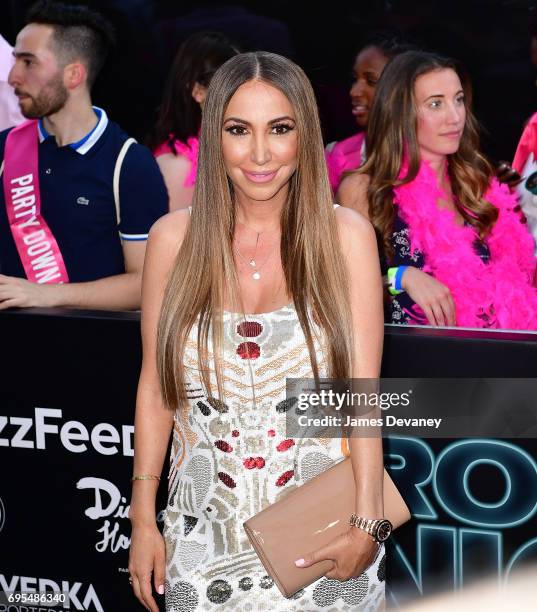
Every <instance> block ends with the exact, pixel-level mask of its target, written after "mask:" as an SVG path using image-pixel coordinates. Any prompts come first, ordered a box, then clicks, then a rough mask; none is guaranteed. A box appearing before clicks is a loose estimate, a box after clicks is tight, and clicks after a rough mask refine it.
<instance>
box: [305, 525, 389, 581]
mask: <svg viewBox="0 0 537 612" xmlns="http://www.w3.org/2000/svg"><path fill="white" fill-rule="evenodd" d="M378 549H379V545H378V544H377V543H376V542H375V541H374V540H373V538H372V537H371V536H370V535H368V534H367V533H366V532H365V531H363V530H362V529H358V528H357V527H350V528H349V530H348V531H347V532H345V533H343V534H341V535H339V536H337V538H334V539H333V540H332V541H331V542H330V543H328V544H327V545H326V546H323V547H322V548H318V549H317V550H314V551H313V552H310V553H308V554H307V555H304V558H303V559H297V560H296V561H295V565H296V566H297V567H310V566H311V565H313V564H314V563H318V562H319V561H324V560H326V559H329V560H330V561H332V562H333V563H334V567H333V568H332V569H331V570H330V571H329V572H327V573H326V574H325V576H326V577H327V578H332V579H335V580H348V579H349V578H354V577H356V576H359V575H360V574H361V573H362V572H363V571H364V570H366V569H367V568H368V567H369V566H370V565H371V564H372V563H373V561H374V560H375V557H376V555H377V552H378Z"/></svg>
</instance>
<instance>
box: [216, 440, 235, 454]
mask: <svg viewBox="0 0 537 612" xmlns="http://www.w3.org/2000/svg"><path fill="white" fill-rule="evenodd" d="M214 445H215V446H216V448H219V449H220V450H221V451H223V452H224V453H230V452H231V451H232V450H233V447H232V446H231V444H229V442H226V441H225V440H216V442H215V443H214Z"/></svg>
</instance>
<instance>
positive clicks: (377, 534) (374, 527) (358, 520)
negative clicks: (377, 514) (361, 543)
mask: <svg viewBox="0 0 537 612" xmlns="http://www.w3.org/2000/svg"><path fill="white" fill-rule="evenodd" d="M349 524H350V525H351V526H352V527H358V529H362V530H363V531H365V532H366V533H367V534H369V535H370V536H371V537H372V538H373V539H374V540H375V542H378V543H379V544H382V542H386V540H387V539H388V538H389V537H390V535H391V534H392V531H393V525H392V524H391V523H390V521H389V520H388V519H385V518H382V519H366V518H364V517H363V516H358V515H357V514H351V518H350V520H349Z"/></svg>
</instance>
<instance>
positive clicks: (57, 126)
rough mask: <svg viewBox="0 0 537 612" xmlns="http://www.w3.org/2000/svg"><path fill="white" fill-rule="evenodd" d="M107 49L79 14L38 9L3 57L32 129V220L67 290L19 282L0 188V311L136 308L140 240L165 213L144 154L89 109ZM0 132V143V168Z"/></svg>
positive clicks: (105, 33) (163, 196)
mask: <svg viewBox="0 0 537 612" xmlns="http://www.w3.org/2000/svg"><path fill="white" fill-rule="evenodd" d="M112 40H113V32H112V30H111V26H110V25H109V24H108V23H107V22H106V21H105V20H104V19H103V18H102V17H101V16H100V15H99V14H97V13H95V12H93V11H90V10H88V9H87V8H86V7H83V6H67V5H62V4H59V3H50V2H40V3H38V4H37V5H35V6H34V7H33V8H32V9H31V10H30V13H29V15H28V25H26V27H24V28H23V29H22V30H21V32H20V33H19V35H18V36H17V41H16V45H15V49H14V51H13V54H14V56H15V64H14V66H13V68H12V70H11V72H10V74H9V83H10V84H11V86H12V87H14V89H15V94H16V95H17V97H18V99H19V105H20V108H21V111H22V113H23V115H24V116H25V117H27V118H30V119H39V124H38V137H39V144H38V145H37V147H38V167H39V189H40V193H41V215H42V217H43V219H44V221H45V222H46V224H47V225H48V227H49V228H50V231H51V233H52V234H53V237H54V238H55V239H56V242H57V245H58V248H59V251H60V253H61V256H62V257H63V262H64V264H65V269H66V271H67V274H68V279H69V282H68V283H64V284H40V283H39V282H30V281H28V280H26V273H25V268H24V266H23V262H22V260H21V257H20V256H19V251H18V250H17V246H16V243H15V240H14V238H13V234H12V231H11V227H10V222H9V221H8V214H7V212H6V199H5V193H4V189H3V188H0V309H4V308H10V307H13V306H17V307H29V306H40V307H51V306H65V307H78V308H103V309H111V310H115V309H117V310H123V309H136V308H139V307H140V292H141V273H142V266H143V260H144V254H145V245H146V240H147V234H148V232H149V229H150V228H151V226H152V224H153V223H154V222H155V221H156V220H157V219H158V218H159V217H160V216H161V215H163V214H165V213H166V212H167V210H168V196H167V193H166V188H165V186H164V181H163V179H162V176H161V174H160V171H159V169H158V166H157V164H156V163H155V161H154V159H153V156H152V155H151V153H150V151H149V150H148V149H146V148H145V147H143V146H141V145H138V144H136V143H133V144H132V145H131V146H129V144H130V143H129V144H127V145H126V144H125V143H126V141H127V140H128V136H127V135H126V134H125V133H124V132H123V131H122V130H121V129H120V128H119V126H118V125H116V124H115V123H113V122H111V121H110V120H109V119H108V117H107V116H106V113H105V112H104V110H102V109H100V108H96V107H93V106H92V104H91V97H90V89H91V86H92V84H93V82H94V80H95V78H96V76H97V74H98V72H99V70H100V68H101V67H102V65H103V63H104V60H105V58H106V55H107V52H108V48H109V46H110V44H111V43H112ZM7 133H8V131H5V132H2V133H0V163H2V166H3V160H4V150H5V143H6V137H7Z"/></svg>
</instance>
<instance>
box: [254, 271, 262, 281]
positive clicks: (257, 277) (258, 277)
mask: <svg viewBox="0 0 537 612" xmlns="http://www.w3.org/2000/svg"><path fill="white" fill-rule="evenodd" d="M252 278H253V279H254V280H259V279H260V278H261V274H259V272H257V271H256V272H254V273H253V274H252Z"/></svg>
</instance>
